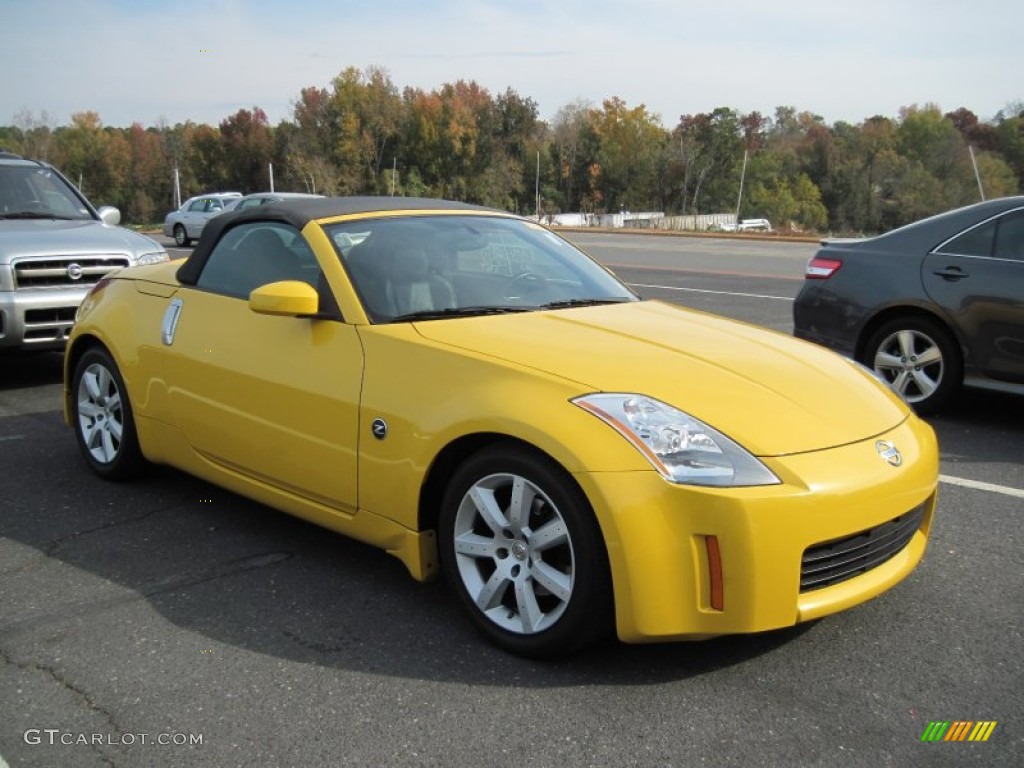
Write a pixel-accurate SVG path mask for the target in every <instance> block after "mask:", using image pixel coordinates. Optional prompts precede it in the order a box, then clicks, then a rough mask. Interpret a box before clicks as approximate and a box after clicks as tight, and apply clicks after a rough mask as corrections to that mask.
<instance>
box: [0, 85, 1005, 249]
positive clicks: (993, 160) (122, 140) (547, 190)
mask: <svg viewBox="0 0 1024 768" xmlns="http://www.w3.org/2000/svg"><path fill="white" fill-rule="evenodd" d="M0 146H2V147H3V148H4V149H6V150H9V151H13V152H17V153H20V154H23V155H25V156H29V157H36V158H40V159H44V160H47V161H49V162H52V163H53V164H54V165H56V166H57V167H58V168H60V169H61V170H62V171H63V172H64V173H65V175H67V176H68V177H69V178H70V179H71V180H72V181H73V182H74V183H76V184H78V183H80V184H81V186H82V188H83V190H84V191H85V192H86V194H88V196H89V197H90V199H92V200H93V201H94V202H96V203H97V204H112V205H117V206H118V207H119V208H121V211H122V214H123V219H124V220H125V221H126V222H138V223H154V222H158V221H160V220H162V218H163V216H164V214H165V213H166V212H167V211H168V210H169V209H170V208H171V206H172V205H173V200H174V178H175V174H177V179H178V182H179V184H180V187H181V194H182V196H183V197H189V196H192V195H196V194H201V193H203V192H208V191H214V190H229V189H235V190H238V191H240V192H254V191H259V190H265V189H267V188H269V185H270V175H269V172H268V168H269V166H270V165H271V164H272V165H273V175H274V185H275V188H276V189H289V190H294V191H303V192H318V193H322V194H328V195H338V194H371V195H376V194H381V195H389V194H396V195H412V196H437V197H444V198H450V199H455V200H464V201H468V202H474V203H481V204H486V205H490V206H495V207H499V208H504V209H507V210H511V211H516V212H520V213H533V212H534V210H535V208H536V207H537V206H538V204H539V207H540V209H541V212H542V213H553V212H559V211H585V212H598V213H600V212H618V211H620V210H632V211H640V210H657V211H664V212H665V213H667V214H675V213H686V214H692V213H733V212H737V205H738V206H739V208H738V213H739V215H740V216H741V217H765V218H768V219H770V220H771V221H772V222H773V224H775V226H776V227H777V228H788V227H793V228H795V229H801V230H812V231H836V232H851V233H853V232H862V233H869V232H879V231H883V230H887V229H891V228H893V227H896V226H899V225H901V224H904V223H907V222H909V221H912V220H914V219H917V218H920V217H922V216H926V215H929V214H932V213H936V212H938V211H941V210H945V209H948V208H951V207H955V206H959V205H964V204H967V203H970V202H973V201H974V200H977V199H979V197H980V196H981V195H982V194H984V195H985V196H986V197H996V196H1002V195H1010V194H1016V193H1017V192H1018V191H1019V190H1020V189H1021V187H1022V185H1024V103H1022V102H1013V103H1010V104H1008V105H1007V107H1006V108H1005V109H1004V110H1002V111H1001V112H999V113H998V114H997V115H996V116H995V117H994V118H992V119H991V120H987V121H985V120H982V119H980V118H979V117H978V116H977V115H976V114H975V113H974V112H972V111H971V110H970V109H968V108H966V107H959V108H957V109H955V110H953V111H951V112H947V113H942V112H941V111H940V110H939V108H938V107H937V106H935V105H933V104H925V105H923V106H918V105H910V106H907V107H905V108H903V109H902V110H900V113H899V114H898V115H897V116H894V117H892V116H884V115H876V116H871V117H868V118H866V119H864V120H863V121H861V122H859V123H856V124H854V123H848V122H837V123H835V124H832V125H829V124H827V123H826V122H825V121H824V119H823V118H821V117H820V116H818V115H815V114H813V113H811V112H805V111H799V110H797V109H796V108H795V107H792V106H780V107H778V108H777V109H776V110H775V113H774V115H773V116H771V117H768V116H766V115H763V114H761V113H759V112H750V113H747V114H742V113H740V112H738V111H737V110H735V109H732V108H729V107H725V106H723V107H718V108H716V109H714V110H712V111H710V112H705V113H695V114H683V115H682V116H681V117H680V118H679V120H678V121H677V122H676V123H675V124H674V125H672V126H671V127H670V128H669V129H666V128H665V127H664V126H663V125H662V121H661V117H660V116H659V115H657V114H653V113H651V112H649V111H648V110H647V108H646V106H644V105H642V104H641V105H638V106H630V105H629V104H627V102H626V101H625V100H624V99H622V98H619V97H611V98H608V99H606V100H604V101H603V102H602V103H601V106H600V107H594V106H593V105H591V104H590V103H588V102H583V101H575V102H572V103H569V104H566V105H565V106H563V107H562V108H561V109H559V110H558V111H557V113H556V114H555V115H554V117H553V118H552V120H551V121H550V122H545V121H543V120H541V119H540V117H539V114H538V109H537V104H536V102H534V101H533V100H532V99H530V98H529V97H527V96H523V95H521V94H519V93H517V92H516V91H515V90H513V89H511V88H507V89H506V90H505V91H503V92H498V93H492V92H490V91H489V90H488V89H486V88H484V87H483V86H481V85H480V84H479V83H477V82H475V81H473V80H457V81H455V82H452V83H445V84H443V85H441V86H439V87H438V88H434V89H432V90H424V89H420V88H404V89H400V88H399V87H398V86H397V85H396V84H395V83H394V82H393V81H392V80H391V77H390V75H389V74H388V73H387V71H386V70H384V69H382V68H379V67H368V68H366V69H363V70H360V69H358V68H355V67H346V68H344V69H342V70H341V71H340V72H339V73H338V75H337V76H336V77H334V78H333V79H332V80H331V81H330V82H329V83H328V84H326V85H323V86H319V85H311V86H309V87H306V88H303V89H301V90H300V91H299V93H298V94H296V96H295V101H294V102H293V106H292V113H291V116H290V118H289V119H286V120H282V121H281V122H280V123H278V124H277V125H271V124H270V121H269V119H268V117H267V115H266V113H265V112H264V111H263V110H262V109H261V108H260V107H258V106H253V107H252V108H251V109H239V110H238V111H237V112H235V113H234V114H232V115H230V116H228V117H226V118H224V119H223V120H222V121H221V122H220V123H219V124H218V125H215V126H210V125H205V124H197V123H194V122H191V121H188V122H185V123H178V124H176V125H173V126H171V125H167V124H166V123H164V122H161V123H159V124H157V125H155V126H150V127H143V126H142V125H139V124H135V125H132V126H130V127H128V128H114V127H110V126H105V125H103V123H102V121H101V119H100V116H99V115H98V114H97V113H96V112H88V111H87V112H79V113H75V114H74V115H72V116H71V121H70V124H68V125H63V126H57V125H56V121H55V120H54V119H53V117H51V116H50V115H48V114H47V113H45V112H44V113H42V114H41V115H39V116H36V115H34V114H33V113H31V112H30V111H28V110H24V109H23V110H21V111H20V112H18V113H17V114H16V115H14V121H13V124H12V125H10V126H0ZM745 157H746V161H744V158H745ZM744 162H746V166H745V171H744ZM741 175H742V176H743V177H744V181H743V185H744V187H743V194H742V196H741V195H740V178H741ZM979 186H980V189H979ZM538 192H539V200H538Z"/></svg>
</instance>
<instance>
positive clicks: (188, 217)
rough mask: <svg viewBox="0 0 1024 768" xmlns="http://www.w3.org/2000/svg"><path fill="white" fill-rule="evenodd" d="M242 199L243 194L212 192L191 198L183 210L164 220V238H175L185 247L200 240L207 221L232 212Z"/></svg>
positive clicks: (182, 205) (170, 214) (168, 215)
mask: <svg viewBox="0 0 1024 768" xmlns="http://www.w3.org/2000/svg"><path fill="white" fill-rule="evenodd" d="M241 199H242V193H241V192H210V193H208V194H205V195H199V196H198V197H190V198H189V199H188V200H186V201H185V202H184V203H182V204H181V208H179V209H178V210H176V211H171V212H170V213H168V214H167V218H165V219H164V237H173V238H174V242H175V243H177V244H178V245H180V246H182V247H185V246H186V245H188V244H189V243H191V242H192V241H193V240H198V239H199V235H200V234H201V233H202V231H203V227H205V226H206V222H207V221H209V220H210V219H212V218H213V217H214V216H216V215H217V214H219V213H224V211H229V210H231V208H233V207H234V206H235V204H236V203H238V201H239V200H241Z"/></svg>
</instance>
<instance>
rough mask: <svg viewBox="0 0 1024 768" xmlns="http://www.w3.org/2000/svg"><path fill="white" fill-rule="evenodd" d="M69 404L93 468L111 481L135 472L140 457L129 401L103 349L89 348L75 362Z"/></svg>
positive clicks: (114, 366) (80, 444) (87, 457)
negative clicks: (76, 362)
mask: <svg viewBox="0 0 1024 768" xmlns="http://www.w3.org/2000/svg"><path fill="white" fill-rule="evenodd" d="M71 407H72V423H73V426H74V429H75V436H76V437H77V439H78V446H79V448H80V449H81V451H82V455H83V456H84V457H85V460H86V462H88V464H89V466H90V467H91V468H92V470H93V471H94V472H96V474H98V475H100V476H101V477H105V478H107V479H110V480H120V479H124V478H127V477H131V476H133V475H135V474H137V473H138V470H139V469H140V468H141V467H142V465H143V458H142V452H141V450H140V449H139V441H138V437H137V436H136V434H135V420H134V418H133V416H132V408H131V403H130V402H129V401H128V392H127V390H126V389H125V385H124V380H123V379H122V378H121V374H120V373H119V372H118V370H117V365H116V364H115V363H114V361H113V359H112V358H111V357H110V355H109V353H107V352H106V350H103V349H99V348H96V349H91V350H89V351H88V352H86V353H85V354H84V355H82V358H81V360H79V361H78V365H77V366H75V377H74V382H73V391H72V400H71Z"/></svg>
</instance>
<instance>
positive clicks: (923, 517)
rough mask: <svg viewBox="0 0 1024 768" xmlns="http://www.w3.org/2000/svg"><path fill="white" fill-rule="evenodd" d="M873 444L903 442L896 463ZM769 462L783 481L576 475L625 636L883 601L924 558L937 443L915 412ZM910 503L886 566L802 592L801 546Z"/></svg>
mask: <svg viewBox="0 0 1024 768" xmlns="http://www.w3.org/2000/svg"><path fill="white" fill-rule="evenodd" d="M878 440H886V441H890V442H892V443H894V444H895V445H896V446H897V447H898V448H899V450H900V452H901V454H902V459H903V461H902V464H901V465H900V466H898V467H894V466H891V465H890V464H888V463H887V462H886V461H885V460H884V459H883V458H882V457H881V456H880V455H879V451H878V450H877V449H876V445H875V444H876V442H877V441H878ZM764 461H765V463H766V464H767V465H768V466H769V468H770V469H772V471H773V472H775V473H776V475H778V476H779V478H780V479H781V480H782V484H780V485H775V486H762V487H756V488H728V489H716V488H696V487H692V486H679V485H673V484H671V483H668V482H666V481H665V480H664V479H662V477H661V476H660V475H659V474H657V473H656V472H653V471H651V472H606V473H581V474H579V475H577V480H578V481H579V482H580V485H581V486H582V487H583V490H584V491H585V492H586V493H587V495H588V497H589V498H590V499H591V502H592V504H593V505H594V509H595V513H596V514H597V517H598V520H599V522H600V524H601V527H602V531H603V533H604V536H605V540H606V542H607V547H608V554H609V560H610V563H611V568H612V577H613V582H614V591H615V603H616V618H617V625H618V634H619V637H620V638H621V639H622V640H624V641H627V642H645V641H656V640H681V639H698V638H701V637H711V636H716V635H724V634H734V633H749V632H760V631H764V630H770V629H778V628H782V627H788V626H792V625H794V624H797V623H799V622H803V621H809V620H812V619H816V618H819V617H822V616H826V615H828V614H831V613H835V612H837V611H841V610H844V609H846V608H850V607H852V606H854V605H857V604H859V603H862V602H865V601H867V600H869V599H871V598H873V597H876V596H877V595H879V594H881V593H882V592H884V591H885V590H887V589H889V588H890V587H892V586H893V585H895V584H897V583H898V582H899V581H901V580H902V579H903V578H905V577H906V576H907V575H908V574H909V573H910V572H911V571H912V570H913V569H914V567H915V566H916V565H917V563H918V562H919V561H920V559H921V557H922V556H923V554H924V550H925V544H926V541H927V537H928V532H929V529H930V527H931V522H932V515H933V511H934V507H935V491H936V487H937V482H938V447H937V444H936V441H935V436H934V433H933V432H932V430H931V428H930V427H928V426H927V425H926V424H924V423H923V422H921V421H920V420H919V419H917V418H916V417H913V416H911V417H910V418H909V419H908V420H907V421H906V422H904V423H903V424H902V425H900V426H899V427H897V428H896V429H894V430H891V431H890V432H889V433H887V434H884V435H879V436H877V437H874V438H871V439H870V440H865V441H861V442H857V443H853V444H851V445H846V446H841V447H838V448H833V449H829V450H824V451H818V452H814V453H807V454H799V455H793V456H785V457H781V458H770V459H764ZM915 510H919V512H920V523H919V524H918V525H917V528H916V531H913V532H912V533H910V534H908V535H909V540H908V541H907V543H906V544H905V546H903V547H902V548H900V549H898V551H895V552H890V553H888V556H887V558H886V559H885V560H884V562H880V563H878V564H874V565H873V567H868V568H866V569H865V570H863V572H858V573H856V575H852V576H850V577H848V578H845V580H842V581H839V582H838V583H833V584H830V585H828V586H824V587H821V588H817V589H806V588H805V589H804V590H803V591H801V586H800V582H801V562H802V558H803V556H804V553H805V550H807V549H809V548H813V547H815V546H817V545H821V544H823V543H826V542H832V541H834V540H842V539H849V538H850V537H852V536H854V535H855V534H860V533H862V532H867V531H870V530H871V529H876V528H878V527H879V526H882V525H883V524H885V523H889V522H890V521H893V520H896V519H897V518H902V519H903V520H904V521H905V520H906V517H905V516H906V515H908V514H910V513H912V512H914V511H915ZM883 530H884V529H883ZM709 537H714V539H715V541H716V543H717V549H718V553H719V555H720V562H721V568H720V574H721V576H720V580H719V583H720V586H721V595H722V605H721V609H720V610H719V609H717V608H715V607H713V602H715V601H713V599H712V588H713V585H714V582H715V581H716V577H715V574H714V571H715V570H716V566H715V565H714V560H715V559H716V558H715V557H713V556H709V551H710V550H709V547H708V539H709Z"/></svg>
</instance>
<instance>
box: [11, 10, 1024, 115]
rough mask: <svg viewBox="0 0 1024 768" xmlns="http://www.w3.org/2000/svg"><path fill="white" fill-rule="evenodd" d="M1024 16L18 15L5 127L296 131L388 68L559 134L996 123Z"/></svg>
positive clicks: (1012, 94) (1022, 90)
mask: <svg viewBox="0 0 1024 768" xmlns="http://www.w3.org/2000/svg"><path fill="white" fill-rule="evenodd" d="M1022 30H1024V2H1022V0H973V2H967V3H964V2H952V1H951V0H846V1H845V2H834V1H833V0H773V1H771V2H769V1H768V0H728V1H722V2H718V1H716V0H700V1H691V0H629V1H628V2H626V1H623V2H616V3H612V2H607V1H606V0H557V1H556V0H551V1H550V2H541V1H540V0H516V1H512V0H509V1H506V2H499V0H358V2H350V1H349V0H302V2H297V3H292V2H285V1H284V0H277V1H274V0H174V2H166V1H165V0H0V124H11V123H13V122H15V116H16V115H17V114H18V113H19V112H22V111H25V110H28V111H31V112H32V113H33V114H34V115H35V116H36V117H37V118H38V117H40V116H41V115H42V113H43V112H45V113H47V114H48V115H49V117H50V119H51V121H52V124H54V125H64V124H67V123H69V122H70V118H71V114H72V113H74V112H79V111H85V110H92V111H96V112H98V113H99V115H100V118H101V120H102V121H103V124H104V125H109V126H122V127H123V126H129V125H131V124H132V123H135V122H138V123H141V124H142V125H144V126H151V125H155V124H158V123H159V122H160V121H161V120H163V121H166V122H167V123H168V124H171V125H173V124H175V123H179V122H184V121H186V120H192V121H194V122H197V123H209V124H211V125H216V124H218V123H219V122H220V121H221V120H223V119H224V118H226V117H228V116H230V115H232V114H234V113H235V112H237V111H238V110H239V109H241V108H246V109H251V108H253V107H254V106H258V107H261V108H263V110H264V111H265V112H266V113H267V114H268V116H269V118H270V121H271V123H274V124H276V123H277V122H279V121H280V120H283V119H290V118H291V116H292V105H293V103H294V102H295V100H296V99H297V97H298V95H299V91H300V90H301V89H302V88H304V87H307V86H317V87H328V86H329V85H330V82H331V79H332V78H333V77H334V76H335V75H337V74H338V72H340V71H341V70H342V69H345V68H346V67H349V66H354V67H357V68H359V69H365V68H366V67H368V66H379V67H383V68H385V69H386V70H387V71H388V72H389V73H390V75H391V78H392V80H393V81H394V83H395V84H396V85H397V86H398V87H399V89H402V88H404V87H406V86H412V87H418V88H422V89H424V90H427V91H429V90H433V89H435V88H438V87H439V86H441V85H443V84H444V83H447V82H454V81H456V80H459V79H462V80H475V81H477V83H479V84H480V85H482V86H483V87H485V88H487V89H488V90H489V91H490V92H491V93H492V94H495V95H496V94H498V93H502V92H504V91H505V89H506V88H509V87H511V88H512V89H513V90H515V91H516V92H517V93H518V94H519V95H520V96H524V97H528V98H531V99H533V100H534V101H535V102H537V105H538V108H539V112H540V117H541V118H543V119H550V118H552V117H553V116H554V115H555V113H556V112H557V111H558V109H559V108H560V107H562V106H565V105H566V104H569V103H571V102H575V101H578V100H583V101H586V102H590V103H592V104H594V105H595V106H600V104H601V102H602V101H603V100H604V99H607V98H610V97H612V96H618V97H620V98H622V99H623V100H624V101H625V102H626V103H627V105H629V106H630V107H634V106H637V105H640V104H644V105H646V107H647V109H648V110H649V111H650V112H652V113H657V114H658V115H660V116H661V119H662V123H663V125H665V126H666V127H671V126H673V125H675V124H676V122H677V121H678V119H679V116H680V115H682V114H693V113H696V112H707V111H710V110H712V109H714V108H715V107H719V106H725V107H730V108H733V109H737V110H739V111H740V112H744V113H745V112H750V111H752V110H758V111H760V112H761V113H763V114H765V115H767V116H772V115H774V112H775V107H776V106H780V105H783V106H793V107H796V109H797V110H799V111H804V110H807V111H810V112H814V113H816V114H819V115H821V116H822V117H824V118H825V120H826V122H828V123H834V122H836V121H838V120H845V121H848V122H852V123H859V122H861V121H862V120H864V119H865V118H867V117H870V116H873V115H886V116H890V117H896V116H897V115H898V113H899V109H900V107H902V106H907V105H911V104H919V105H923V104H925V103H929V102H930V103H936V104H938V105H939V107H940V108H941V109H942V110H943V111H951V110H954V109H957V108H958V107H961V106H964V107H967V108H968V109H971V110H972V111H974V112H975V113H977V114H978V116H979V117H981V118H982V119H989V118H991V117H992V116H993V115H995V113H996V112H998V111H999V110H1000V109H1002V108H1003V107H1005V106H1006V105H1007V104H1008V103H1009V102H1016V101H1020V100H1022V99H1024V75H1022V71H1024V45H1022V43H1021V35H1022Z"/></svg>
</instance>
